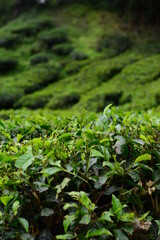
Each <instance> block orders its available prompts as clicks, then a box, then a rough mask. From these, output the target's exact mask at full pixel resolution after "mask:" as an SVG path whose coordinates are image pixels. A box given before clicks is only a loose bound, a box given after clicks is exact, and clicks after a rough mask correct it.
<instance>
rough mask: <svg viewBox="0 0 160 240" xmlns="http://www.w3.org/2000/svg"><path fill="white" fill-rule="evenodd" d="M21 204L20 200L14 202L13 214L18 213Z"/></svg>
mask: <svg viewBox="0 0 160 240" xmlns="http://www.w3.org/2000/svg"><path fill="white" fill-rule="evenodd" d="M19 205H20V203H19V201H15V202H14V203H13V205H12V211H13V214H14V215H16V214H17V212H18V208H19Z"/></svg>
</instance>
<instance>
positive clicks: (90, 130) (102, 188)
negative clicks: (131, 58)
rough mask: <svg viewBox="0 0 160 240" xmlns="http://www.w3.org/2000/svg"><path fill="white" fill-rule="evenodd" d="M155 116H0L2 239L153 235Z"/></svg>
mask: <svg viewBox="0 0 160 240" xmlns="http://www.w3.org/2000/svg"><path fill="white" fill-rule="evenodd" d="M159 127H160V122H159V119H158V118H156V117H154V115H153V113H152V112H149V113H142V114H138V113H137V114H136V113H126V114H125V115H124V113H122V112H120V111H119V110H118V109H116V108H112V110H110V108H109V106H108V107H106V108H105V110H104V113H103V114H102V115H99V116H95V114H87V113H83V114H81V116H79V117H76V116H73V117H72V118H60V117H59V118H57V117H54V116H51V115H50V116H46V117H40V116H37V117H35V116H34V117H27V116H25V115H22V116H17V117H13V116H11V118H10V119H8V120H1V121H0V132H1V134H0V141H1V149H0V239H3V240H5V239H35V238H36V239H40V240H42V239H63V240H64V239H67V240H68V239H77V240H78V239H79V240H82V239H115V238H116V237H117V239H121V240H122V239H124V240H126V239H139V237H140V236H141V234H143V239H147V240H149V239H155V238H156V237H157V236H158V234H159V230H158V229H159V227H160V221H159V217H160V212H159V207H160V202H159V197H160V191H159V190H160V180H159V179H160V177H159V176H160V168H159V161H160V153H159V150H160V142H159V140H160V138H159V137H160V136H159V134H160V133H159Z"/></svg>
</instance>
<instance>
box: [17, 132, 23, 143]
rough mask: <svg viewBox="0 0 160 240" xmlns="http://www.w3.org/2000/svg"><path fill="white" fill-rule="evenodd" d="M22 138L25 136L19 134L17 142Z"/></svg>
mask: <svg viewBox="0 0 160 240" xmlns="http://www.w3.org/2000/svg"><path fill="white" fill-rule="evenodd" d="M22 138H23V136H22V135H21V134H17V142H19V141H20V140H21V139H22Z"/></svg>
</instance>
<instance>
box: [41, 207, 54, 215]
mask: <svg viewBox="0 0 160 240" xmlns="http://www.w3.org/2000/svg"><path fill="white" fill-rule="evenodd" d="M53 213H54V211H53V209H50V208H43V209H42V211H41V217H48V216H50V215H53Z"/></svg>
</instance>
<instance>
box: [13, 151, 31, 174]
mask: <svg viewBox="0 0 160 240" xmlns="http://www.w3.org/2000/svg"><path fill="white" fill-rule="evenodd" d="M33 162H34V156H33V154H32V149H30V150H29V151H27V153H25V154H24V155H22V156H20V157H19V158H18V159H17V160H16V162H15V166H16V167H17V168H21V169H22V170H23V171H25V170H27V168H28V167H29V166H30V165H31V164H32V163H33Z"/></svg>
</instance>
